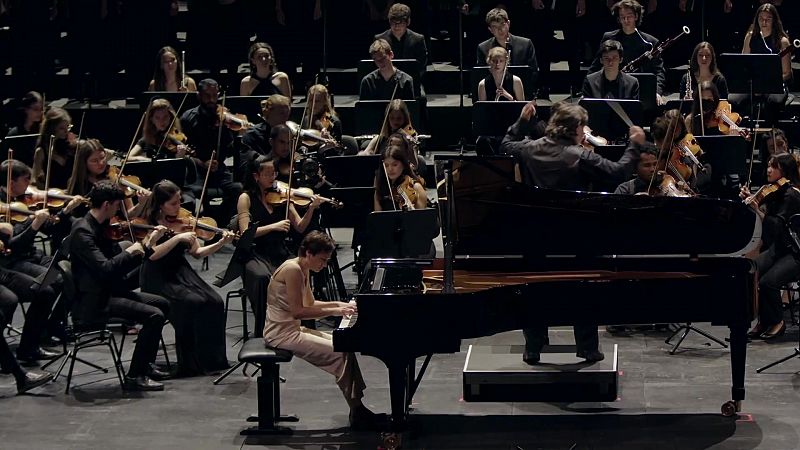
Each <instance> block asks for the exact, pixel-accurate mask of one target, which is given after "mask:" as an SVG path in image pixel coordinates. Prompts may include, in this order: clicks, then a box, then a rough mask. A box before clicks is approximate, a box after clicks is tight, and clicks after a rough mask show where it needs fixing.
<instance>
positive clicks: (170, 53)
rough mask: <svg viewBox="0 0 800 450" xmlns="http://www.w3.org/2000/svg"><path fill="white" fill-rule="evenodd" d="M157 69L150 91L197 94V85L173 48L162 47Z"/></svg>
mask: <svg viewBox="0 0 800 450" xmlns="http://www.w3.org/2000/svg"><path fill="white" fill-rule="evenodd" d="M156 67H157V69H156V70H155V72H154V73H153V79H152V80H150V85H149V86H148V87H147V90H148V91H159V92H162V91H165V92H197V85H196V84H195V82H194V80H193V79H192V77H190V76H185V75H184V74H185V73H186V70H185V69H184V67H183V61H182V60H181V57H180V54H179V53H178V52H177V51H176V50H175V49H174V48H172V47H169V46H167V47H162V48H161V50H159V51H158V54H157V55H156ZM182 77H183V79H181V78H182Z"/></svg>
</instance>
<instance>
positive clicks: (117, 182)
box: [116, 110, 147, 186]
mask: <svg viewBox="0 0 800 450" xmlns="http://www.w3.org/2000/svg"><path fill="white" fill-rule="evenodd" d="M146 115H147V110H145V112H143V113H142V117H141V119H139V126H138V127H136V131H135V132H134V133H133V139H131V145H130V146H129V147H128V152H127V153H125V159H123V160H122V165H121V166H119V174H118V175H117V181H116V184H117V186H119V184H120V180H122V173H123V172H124V171H125V165H127V164H128V158H130V157H131V152H132V151H133V147H134V145H136V138H137V137H138V136H139V132H140V131H141V130H142V124H144V116H146Z"/></svg>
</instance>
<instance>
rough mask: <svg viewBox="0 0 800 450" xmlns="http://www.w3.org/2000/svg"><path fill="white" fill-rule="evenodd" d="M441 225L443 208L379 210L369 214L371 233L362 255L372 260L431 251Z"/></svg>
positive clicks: (416, 256) (417, 254) (369, 229)
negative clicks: (440, 215)
mask: <svg viewBox="0 0 800 450" xmlns="http://www.w3.org/2000/svg"><path fill="white" fill-rule="evenodd" d="M439 228H440V227H439V211H438V210H437V209H435V208H425V209H415V210H411V211H375V212H373V213H371V214H370V215H369V216H368V217H367V236H366V239H365V241H364V245H363V247H362V249H361V255H359V258H361V259H362V260H363V261H369V260H371V259H373V258H419V257H420V256H421V255H422V256H424V255H428V254H429V253H430V249H431V243H432V242H433V239H434V238H435V237H436V236H438V235H439V231H440V230H439Z"/></svg>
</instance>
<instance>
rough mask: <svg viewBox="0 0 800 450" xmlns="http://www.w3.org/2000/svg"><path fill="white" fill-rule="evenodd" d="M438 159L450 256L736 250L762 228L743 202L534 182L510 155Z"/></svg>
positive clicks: (740, 250)
mask: <svg viewBox="0 0 800 450" xmlns="http://www.w3.org/2000/svg"><path fill="white" fill-rule="evenodd" d="M436 161H437V169H441V168H442V166H443V165H444V164H446V163H447V162H448V161H451V162H452V164H453V167H454V168H455V169H456V170H454V172H453V173H454V182H453V183H454V189H455V192H454V194H455V201H456V203H455V222H456V232H457V236H458V239H457V241H456V244H455V248H454V253H455V255H456V256H465V255H469V256H475V257H477V256H496V255H516V256H524V257H533V258H536V257H544V256H580V257H595V256H607V255H619V256H670V255H675V256H679V255H699V256H702V255H715V256H720V255H741V254H743V253H745V252H746V251H747V250H748V249H749V248H750V246H751V245H752V243H754V242H755V241H757V240H758V239H759V238H760V236H761V221H760V219H759V218H758V216H756V214H755V213H754V212H753V211H752V210H751V209H750V208H749V207H747V206H745V205H744V204H743V203H742V202H734V201H730V200H720V199H710V198H672V197H650V196H644V195H637V196H633V195H615V194H607V193H590V192H573V191H557V190H550V189H539V188H535V187H531V186H527V185H524V184H521V183H517V182H515V181H513V175H511V178H509V177H508V175H509V174H513V159H511V158H509V157H490V158H485V157H477V156H464V155H459V156H449V155H448V156H444V155H437V156H436ZM437 177H438V178H439V179H441V178H442V173H441V170H439V173H437ZM443 196H444V195H443V192H442V191H440V197H443ZM446 203H447V202H446V201H441V202H440V206H441V207H442V208H444V207H445V205H446ZM441 216H442V218H444V217H446V216H445V210H444V209H442V211H441ZM444 226H445V224H444V220H443V227H444Z"/></svg>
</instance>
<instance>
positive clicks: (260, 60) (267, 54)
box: [239, 42, 292, 101]
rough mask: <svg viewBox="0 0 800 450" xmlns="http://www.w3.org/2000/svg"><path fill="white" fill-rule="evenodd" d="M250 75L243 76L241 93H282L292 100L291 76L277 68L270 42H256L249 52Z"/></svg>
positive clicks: (265, 94)
mask: <svg viewBox="0 0 800 450" xmlns="http://www.w3.org/2000/svg"><path fill="white" fill-rule="evenodd" d="M247 60H248V61H249V62H250V75H248V76H246V77H244V78H242V82H241V83H240V84H239V95H243V96H244V95H257V96H267V95H274V94H281V95H283V96H285V97H287V98H289V101H291V100H292V84H291V82H290V81H289V76H288V75H286V73H284V72H280V71H278V70H277V63H276V60H275V52H274V51H273V50H272V47H271V46H270V45H269V44H266V43H264V42H256V43H254V44H253V45H251V46H250V50H249V51H248V52H247Z"/></svg>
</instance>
